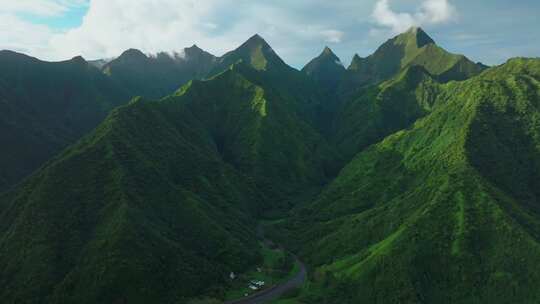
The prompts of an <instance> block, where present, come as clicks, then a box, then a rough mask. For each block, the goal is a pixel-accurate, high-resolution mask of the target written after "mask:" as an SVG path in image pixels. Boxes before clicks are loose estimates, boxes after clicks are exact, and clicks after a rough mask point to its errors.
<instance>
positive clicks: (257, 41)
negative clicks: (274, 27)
mask: <svg viewBox="0 0 540 304" xmlns="http://www.w3.org/2000/svg"><path fill="white" fill-rule="evenodd" d="M242 46H250V47H253V46H263V47H268V48H271V47H270V45H269V44H268V43H267V42H266V40H264V38H263V37H261V36H260V35H259V34H255V35H253V36H251V37H250V38H249V39H248V40H247V41H246V42H244V44H242ZM242 46H240V47H242Z"/></svg>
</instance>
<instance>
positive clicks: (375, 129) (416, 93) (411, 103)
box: [332, 66, 441, 159]
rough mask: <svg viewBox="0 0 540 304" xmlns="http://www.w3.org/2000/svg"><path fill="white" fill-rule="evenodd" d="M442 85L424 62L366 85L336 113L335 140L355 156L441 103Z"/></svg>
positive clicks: (348, 153) (345, 151)
mask: <svg viewBox="0 0 540 304" xmlns="http://www.w3.org/2000/svg"><path fill="white" fill-rule="evenodd" d="M440 91H441V85H440V84H439V83H438V82H437V81H436V80H435V79H434V78H433V76H432V75H431V74H429V73H428V72H427V71H426V70H425V69H424V68H423V67H421V66H411V67H407V68H405V69H404V70H402V71H401V72H400V73H399V74H398V75H396V76H395V77H394V78H392V79H390V80H388V81H385V82H383V83H381V84H379V85H375V86H369V87H366V88H364V89H362V90H361V91H360V92H359V93H358V94H357V95H356V96H355V97H354V98H351V99H349V100H348V101H347V102H345V103H344V104H343V105H342V106H341V107H340V108H339V109H338V110H337V112H336V113H335V115H334V122H333V126H332V129H333V130H332V142H333V143H335V145H336V146H337V147H338V149H339V151H341V152H342V153H343V155H345V156H346V158H347V159H351V158H352V157H353V156H354V155H355V154H356V153H358V152H359V151H362V150H363V149H365V148H367V147H368V146H370V145H372V144H374V143H377V142H379V141H380V140H382V139H383V138H384V137H386V136H388V135H390V134H392V133H394V132H397V131H399V130H402V129H405V128H407V127H409V126H410V125H412V124H413V123H414V122H415V121H416V120H417V119H419V118H421V117H423V116H424V115H426V114H428V113H430V112H431V111H432V110H433V109H434V108H436V107H437V106H438V104H436V103H435V102H436V97H437V96H438V94H439V93H440Z"/></svg>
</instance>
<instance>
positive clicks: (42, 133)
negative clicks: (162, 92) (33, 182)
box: [0, 51, 129, 190]
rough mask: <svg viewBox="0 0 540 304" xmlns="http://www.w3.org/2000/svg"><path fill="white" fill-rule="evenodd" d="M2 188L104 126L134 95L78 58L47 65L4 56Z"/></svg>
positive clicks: (0, 75)
mask: <svg viewBox="0 0 540 304" xmlns="http://www.w3.org/2000/svg"><path fill="white" fill-rule="evenodd" d="M0 66H1V67H2V69H0V146H1V147H2V152H1V154H0V190H4V189H6V188H8V187H9V186H12V185H13V184H15V183H17V182H19V181H21V180H22V179H23V178H24V177H26V176H27V175H29V174H30V173H31V172H33V171H34V170H36V169H37V168H39V167H40V166H41V165H42V164H43V163H44V162H45V161H47V160H48V159H50V158H51V157H52V156H54V155H55V154H56V153H58V152H59V151H60V150H61V149H63V148H65V147H66V146H67V145H68V144H71V143H73V142H74V141H76V140H77V139H79V138H80V137H81V136H82V135H83V134H85V133H87V132H89V131H90V130H91V129H93V128H94V127H95V126H97V124H99V123H100V122H101V121H102V120H103V119H104V118H105V117H106V116H107V114H108V112H109V111H110V110H111V109H113V108H114V107H116V106H118V105H120V104H122V103H123V102H125V101H127V100H128V99H129V94H128V93H127V92H126V91H125V90H124V89H123V88H121V87H119V86H117V85H116V84H114V83H111V82H110V81H109V80H108V79H107V77H106V76H105V75H103V74H102V73H101V72H100V71H99V70H98V69H96V68H95V67H93V66H90V65H88V63H87V62H85V61H84V59H82V58H80V57H78V58H74V59H72V60H69V61H64V62H57V63H51V62H43V61H39V60H37V59H35V58H31V57H28V56H25V55H22V54H17V53H14V52H10V51H1V52H0Z"/></svg>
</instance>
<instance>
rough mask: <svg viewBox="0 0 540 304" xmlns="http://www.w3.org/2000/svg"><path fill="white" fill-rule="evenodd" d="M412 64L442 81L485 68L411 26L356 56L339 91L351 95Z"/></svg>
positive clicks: (466, 76)
mask: <svg viewBox="0 0 540 304" xmlns="http://www.w3.org/2000/svg"><path fill="white" fill-rule="evenodd" d="M409 66H422V67H424V68H425V69H426V71H427V72H428V73H430V74H431V75H434V76H436V77H437V78H438V79H439V80H440V81H443V82H447V81H450V80H464V79H467V78H469V77H471V76H474V75H477V74H479V73H480V72H481V71H482V70H483V69H485V67H484V66H483V65H480V64H475V63H473V62H471V61H470V60H468V59H467V58H466V57H465V56H462V55H455V54H451V53H449V52H447V51H445V50H444V49H442V48H440V47H439V46H437V45H436V44H435V42H434V41H433V40H432V39H431V38H430V37H429V36H428V35H427V34H426V33H425V32H424V31H423V30H422V29H421V28H411V29H410V30H409V31H407V32H405V33H403V34H400V35H398V36H396V37H394V38H393V39H390V40H388V41H387V42H385V43H384V44H383V45H381V46H380V47H379V48H378V49H377V51H376V52H375V53H373V54H372V55H370V56H369V57H367V58H360V57H358V56H355V57H354V58H353V61H352V63H351V66H350V67H349V69H348V70H347V73H346V74H345V76H344V79H343V81H342V84H341V85H340V88H339V91H340V94H341V96H342V98H345V99H347V98H350V97H351V95H354V94H355V92H356V91H357V90H358V89H359V88H361V87H363V86H366V85H372V84H377V83H380V82H382V81H385V80H387V79H389V78H391V77H393V76H394V75H395V74H397V73H399V72H400V71H401V70H402V69H403V68H406V67H409Z"/></svg>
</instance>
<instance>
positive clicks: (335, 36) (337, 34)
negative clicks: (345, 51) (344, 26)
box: [321, 30, 345, 43]
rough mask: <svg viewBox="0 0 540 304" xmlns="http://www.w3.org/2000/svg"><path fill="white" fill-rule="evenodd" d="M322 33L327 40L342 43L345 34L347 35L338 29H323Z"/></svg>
mask: <svg viewBox="0 0 540 304" xmlns="http://www.w3.org/2000/svg"><path fill="white" fill-rule="evenodd" d="M321 35H322V36H323V37H324V41H326V42H330V43H340V42H341V40H342V39H343V36H345V33H343V32H342V31H338V30H323V31H321Z"/></svg>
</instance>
